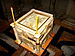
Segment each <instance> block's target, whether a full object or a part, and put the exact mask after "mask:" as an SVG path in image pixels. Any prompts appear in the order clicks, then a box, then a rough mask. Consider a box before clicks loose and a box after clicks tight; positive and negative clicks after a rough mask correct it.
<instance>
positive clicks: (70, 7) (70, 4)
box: [66, 0, 75, 18]
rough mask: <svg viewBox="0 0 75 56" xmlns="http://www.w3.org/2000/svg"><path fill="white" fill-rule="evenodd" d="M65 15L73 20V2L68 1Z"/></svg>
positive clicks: (74, 5) (74, 4)
mask: <svg viewBox="0 0 75 56" xmlns="http://www.w3.org/2000/svg"><path fill="white" fill-rule="evenodd" d="M66 14H67V15H69V16H72V17H74V18H75V1H74V0H69V4H68V8H67V12H66Z"/></svg>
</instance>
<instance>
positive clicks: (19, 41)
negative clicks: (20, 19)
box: [11, 7, 21, 43]
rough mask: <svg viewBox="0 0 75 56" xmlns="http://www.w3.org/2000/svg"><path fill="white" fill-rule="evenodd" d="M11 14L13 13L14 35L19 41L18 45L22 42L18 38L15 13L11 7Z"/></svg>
mask: <svg viewBox="0 0 75 56" xmlns="http://www.w3.org/2000/svg"><path fill="white" fill-rule="evenodd" d="M11 13H12V17H13V21H14V28H13V30H14V33H15V36H16V39H17V41H18V43H21V41H20V40H19V38H18V34H17V31H16V27H15V26H16V21H15V17H14V13H13V8H12V7H11Z"/></svg>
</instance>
